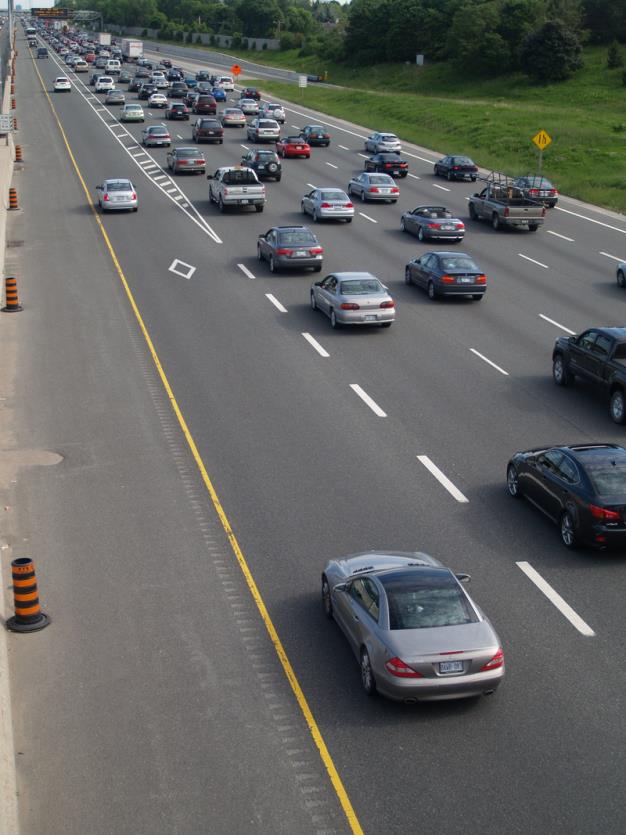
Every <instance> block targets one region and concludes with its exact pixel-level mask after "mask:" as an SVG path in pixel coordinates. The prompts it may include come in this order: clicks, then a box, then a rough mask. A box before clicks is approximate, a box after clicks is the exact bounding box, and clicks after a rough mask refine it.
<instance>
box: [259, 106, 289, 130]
mask: <svg viewBox="0 0 626 835" xmlns="http://www.w3.org/2000/svg"><path fill="white" fill-rule="evenodd" d="M259 116H260V117H261V118H264V119H274V120H275V121H276V122H279V123H280V124H281V125H284V124H285V119H286V118H287V117H286V116H285V109H284V107H283V106H282V104H276V103H275V102H267V103H266V104H263V105H261V107H260V108H259Z"/></svg>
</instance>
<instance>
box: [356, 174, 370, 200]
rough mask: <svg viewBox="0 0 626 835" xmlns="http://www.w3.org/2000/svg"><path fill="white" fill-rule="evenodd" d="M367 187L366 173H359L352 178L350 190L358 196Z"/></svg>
mask: <svg viewBox="0 0 626 835" xmlns="http://www.w3.org/2000/svg"><path fill="white" fill-rule="evenodd" d="M366 188H367V175H366V174H359V176H358V177H357V178H356V179H355V180H354V183H353V186H352V190H353V191H354V192H355V194H358V195H359V196H360V195H361V194H363V192H364V191H365V189H366Z"/></svg>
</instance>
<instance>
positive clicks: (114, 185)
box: [96, 179, 139, 212]
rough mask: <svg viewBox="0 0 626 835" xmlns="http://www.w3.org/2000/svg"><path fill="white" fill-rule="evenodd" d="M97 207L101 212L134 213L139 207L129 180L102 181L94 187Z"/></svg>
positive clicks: (135, 193)
mask: <svg viewBox="0 0 626 835" xmlns="http://www.w3.org/2000/svg"><path fill="white" fill-rule="evenodd" d="M96 191H97V192H98V205H99V206H100V209H101V210H102V211H103V212H109V211H118V210H123V209H126V210H127V211H131V212H136V211H137V207H138V205H139V201H138V200H137V191H136V190H135V186H134V185H133V184H132V183H131V181H130V180H124V179H116V180H104V182H103V183H102V184H101V185H98V186H96Z"/></svg>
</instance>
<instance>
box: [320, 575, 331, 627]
mask: <svg viewBox="0 0 626 835" xmlns="http://www.w3.org/2000/svg"><path fill="white" fill-rule="evenodd" d="M322 607H323V609H324V614H325V615H326V617H327V618H328V620H332V619H333V601H332V597H331V594H330V585H329V584H328V580H327V578H326V575H325V574H322Z"/></svg>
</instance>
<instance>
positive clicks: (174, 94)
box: [168, 81, 189, 99]
mask: <svg viewBox="0 0 626 835" xmlns="http://www.w3.org/2000/svg"><path fill="white" fill-rule="evenodd" d="M188 92H189V87H188V86H187V85H186V84H185V82H184V81H174V82H172V86H171V87H170V89H169V92H168V96H169V97H170V98H171V99H183V98H185V96H186V95H187V93H188Z"/></svg>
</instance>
